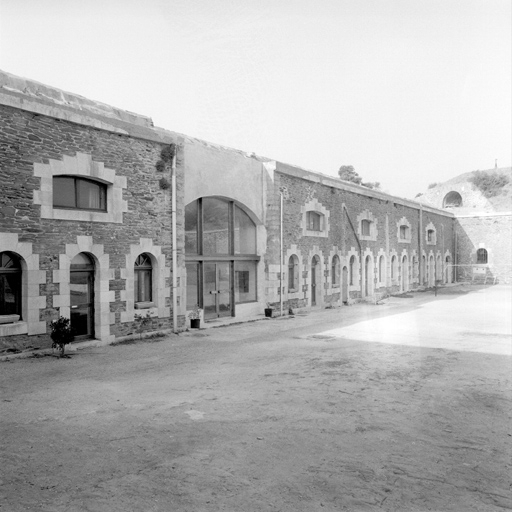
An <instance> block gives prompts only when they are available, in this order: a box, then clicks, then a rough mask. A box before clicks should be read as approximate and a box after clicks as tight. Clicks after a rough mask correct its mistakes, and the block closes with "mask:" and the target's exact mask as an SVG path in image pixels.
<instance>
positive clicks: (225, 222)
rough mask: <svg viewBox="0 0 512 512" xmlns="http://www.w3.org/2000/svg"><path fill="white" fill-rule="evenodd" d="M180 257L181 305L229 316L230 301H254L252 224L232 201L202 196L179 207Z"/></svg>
mask: <svg viewBox="0 0 512 512" xmlns="http://www.w3.org/2000/svg"><path fill="white" fill-rule="evenodd" d="M185 256H186V268H187V307H193V306H195V305H199V307H203V308H204V309H205V313H207V314H209V315H211V316H215V314H218V315H221V314H227V313H231V312H232V300H231V297H233V298H234V302H235V303H238V304H240V303H244V302H253V301H256V300H257V297H256V289H257V284H256V283H257V280H256V267H257V262H258V260H259V257H258V256H257V254H256V224H255V223H254V222H253V220H252V219H251V218H250V217H249V215H248V214H247V213H246V212H245V211H244V210H243V209H242V208H240V207H239V206H238V205H237V204H235V202H234V201H229V200H227V199H224V198H219V197H203V198H200V199H197V200H195V201H192V202H191V203H189V204H188V205H187V206H186V207H185ZM213 299H215V300H213ZM210 302H211V304H210ZM214 303H215V304H214Z"/></svg>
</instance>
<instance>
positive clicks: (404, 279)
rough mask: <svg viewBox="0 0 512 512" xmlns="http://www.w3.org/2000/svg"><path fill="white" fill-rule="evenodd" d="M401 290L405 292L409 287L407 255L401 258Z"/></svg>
mask: <svg viewBox="0 0 512 512" xmlns="http://www.w3.org/2000/svg"><path fill="white" fill-rule="evenodd" d="M401 284H402V291H403V292H406V291H407V290H408V289H409V262H408V260H407V256H404V257H403V258H402V283H401Z"/></svg>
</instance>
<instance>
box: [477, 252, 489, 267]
mask: <svg viewBox="0 0 512 512" xmlns="http://www.w3.org/2000/svg"><path fill="white" fill-rule="evenodd" d="M487 259H488V254H487V249H478V250H477V251H476V262H477V263H482V264H486V263H487Z"/></svg>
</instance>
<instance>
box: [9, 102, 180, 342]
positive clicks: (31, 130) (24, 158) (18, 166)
mask: <svg viewBox="0 0 512 512" xmlns="http://www.w3.org/2000/svg"><path fill="white" fill-rule="evenodd" d="M0 138H1V140H2V145H1V147H0V183H1V193H0V252H1V251H3V250H6V248H5V244H4V246H2V243H3V242H5V241H7V240H13V239H14V238H13V236H14V235H16V237H17V238H16V240H17V241H18V243H21V244H32V245H31V250H32V252H33V254H34V255H38V259H39V269H40V271H42V272H44V275H45V279H44V281H45V283H44V284H41V285H40V286H39V294H40V297H44V302H45V304H44V307H42V308H40V309H39V312H38V315H39V318H40V321H44V322H46V324H47V329H46V332H47V333H48V324H49V322H50V321H51V320H53V319H55V318H57V317H58V316H59V314H60V306H59V305H58V304H56V303H55V302H54V297H55V296H56V295H58V294H59V288H61V287H62V286H63V284H62V282H56V281H55V278H56V275H58V271H59V270H60V263H59V262H60V261H61V258H62V257H63V255H65V254H66V250H68V251H69V247H70V246H75V245H76V244H78V245H79V246H80V244H81V243H85V242H84V241H87V240H90V241H91V243H92V247H94V248H96V250H97V251H99V254H103V255H104V261H108V269H104V270H105V271H106V272H108V274H105V275H108V290H103V291H102V292H101V293H104V294H105V297H107V296H108V297H109V298H110V300H109V305H108V309H107V316H109V324H110V336H115V337H118V336H123V335H127V334H130V333H133V332H134V330H135V327H136V326H135V325H134V323H133V321H122V318H121V316H122V313H123V312H125V311H126V304H127V302H126V290H127V279H126V277H125V276H124V272H125V271H124V269H125V268H126V267H127V255H129V254H130V250H131V249H130V247H131V246H139V245H141V240H146V242H143V244H144V243H145V244H146V245H147V244H150V246H151V247H155V248H158V250H155V254H160V252H161V254H162V256H163V259H162V260H161V261H163V262H164V263H162V266H163V265H165V268H162V269H161V271H162V275H165V276H166V277H165V283H162V286H163V287H165V288H166V289H168V288H169V287H170V280H171V277H172V276H171V275H170V268H171V257H172V253H171V250H172V247H171V237H172V232H171V204H170V195H171V191H170V189H167V190H162V189H161V188H160V186H159V180H160V178H162V177H163V176H165V177H166V178H167V179H168V180H169V181H170V172H169V169H170V167H169V166H168V167H167V168H166V169H165V170H164V171H163V172H159V171H157V170H156V168H155V164H156V163H157V161H159V160H160V159H161V156H160V154H161V150H162V148H163V147H164V144H161V143H157V142H153V141H148V140H142V139H138V138H134V137H130V136H127V135H120V134H114V133H110V132H107V131H103V130H99V129H96V128H92V127H87V126H82V125H79V124H73V123H71V122H67V121H63V120H59V119H54V118H51V117H46V116H43V115H38V114H34V113H30V112H25V111H22V110H18V109H14V108H11V107H7V106H0ZM176 142H179V141H176ZM78 154H83V155H90V156H91V157H92V160H93V161H94V162H100V163H101V164H103V165H104V167H105V168H108V169H113V170H114V171H115V173H116V176H119V177H121V179H126V188H124V190H123V201H126V203H127V211H125V212H124V213H123V218H122V223H110V222H95V221H72V220H56V219H46V218H41V206H39V205H38V204H35V201H34V196H35V194H36V193H37V192H36V191H38V190H40V189H41V178H40V177H38V176H37V175H36V174H37V173H36V172H35V164H36V165H37V164H42V165H49V163H51V162H54V161H62V160H63V158H64V157H65V156H67V157H75V156H76V155H78ZM181 167H182V162H181V161H180V158H178V171H179V169H180V168H181ZM63 174H66V170H65V169H64V171H63ZM177 195H178V201H181V202H179V203H178V212H179V213H180V215H181V217H179V221H178V229H177V231H178V233H177V237H178V243H179V247H180V250H179V255H180V256H179V265H180V266H183V261H182V260H183V243H184V233H183V219H182V217H183V204H182V202H183V176H182V173H180V172H178V178H177ZM148 240H149V241H148ZM67 247H68V249H67ZM141 247H142V246H141ZM135 250H136V249H135ZM159 251H160V252H159ZM102 257H103V256H102ZM179 272H180V274H179V275H181V272H182V269H181V268H180V267H179ZM170 305H171V296H170V292H168V293H167V296H166V297H165V304H160V305H159V306H160V307H167V308H169V307H170ZM108 312H110V315H109V314H108ZM104 317H105V316H104ZM171 323H172V316H171V315H170V314H167V315H165V317H161V318H157V319H155V320H153V321H152V326H151V328H152V329H165V328H170V327H171V326H172V325H171ZM29 334H30V333H29ZM17 340H18V341H17ZM16 343H18V345H20V348H23V347H24V346H28V345H34V346H40V347H41V346H47V345H48V344H49V343H50V341H49V337H48V336H45V333H44V332H42V333H39V334H38V335H37V336H35V335H34V336H27V335H26V334H25V335H20V336H4V337H3V338H2V339H0V346H12V345H13V344H14V345H16Z"/></svg>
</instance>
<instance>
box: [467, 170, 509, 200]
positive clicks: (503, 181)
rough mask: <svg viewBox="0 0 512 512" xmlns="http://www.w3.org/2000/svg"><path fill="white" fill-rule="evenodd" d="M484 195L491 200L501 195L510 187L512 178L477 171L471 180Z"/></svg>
mask: <svg viewBox="0 0 512 512" xmlns="http://www.w3.org/2000/svg"><path fill="white" fill-rule="evenodd" d="M469 181H470V183H473V185H475V187H476V188H478V189H479V190H480V191H481V192H482V194H483V195H484V196H485V197H487V198H489V197H494V196H497V195H499V194H501V191H502V189H503V187H504V186H505V185H508V183H509V182H510V178H509V177H508V176H507V175H505V174H497V173H488V172H485V171H475V172H474V173H473V176H472V177H471V178H469Z"/></svg>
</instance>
